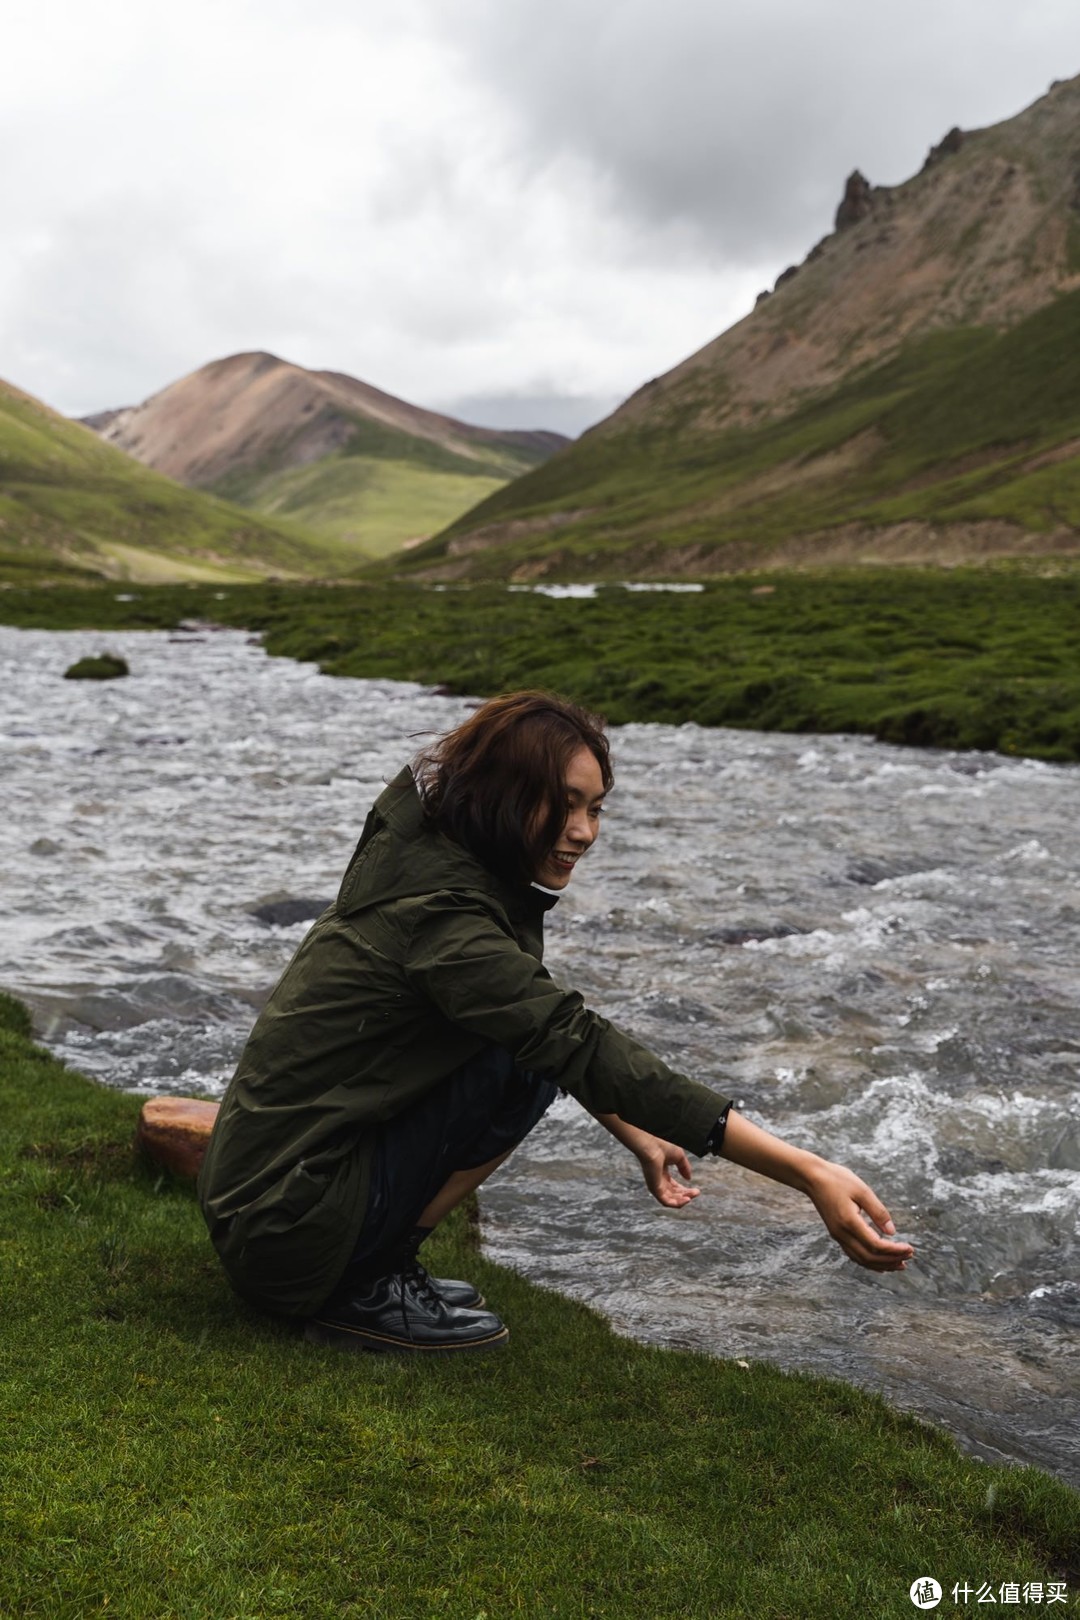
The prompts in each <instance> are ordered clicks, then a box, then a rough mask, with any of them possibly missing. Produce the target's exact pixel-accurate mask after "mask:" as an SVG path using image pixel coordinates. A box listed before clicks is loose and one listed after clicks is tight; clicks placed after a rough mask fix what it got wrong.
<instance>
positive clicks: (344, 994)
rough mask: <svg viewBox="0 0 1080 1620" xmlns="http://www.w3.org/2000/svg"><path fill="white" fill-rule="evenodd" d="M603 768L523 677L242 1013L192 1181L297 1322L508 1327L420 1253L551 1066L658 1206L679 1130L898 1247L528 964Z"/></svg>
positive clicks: (214, 1225)
mask: <svg viewBox="0 0 1080 1620" xmlns="http://www.w3.org/2000/svg"><path fill="white" fill-rule="evenodd" d="M611 783H612V772H611V764H610V759H609V755H608V746H607V739H606V738H605V736H604V733H603V729H602V724H601V722H600V721H598V720H597V719H596V718H595V717H594V716H592V715H589V714H587V713H586V712H585V711H584V710H582V709H580V708H579V707H577V706H576V705H575V704H572V703H570V702H568V701H567V700H565V699H563V698H559V697H556V696H554V695H552V694H549V693H543V692H517V693H512V694H510V695H509V696H505V697H499V698H494V699H492V700H491V701H490V702H488V703H485V704H483V705H482V706H481V707H480V708H479V709H477V711H476V712H475V713H474V714H473V715H471V716H470V718H469V719H468V720H466V721H465V722H464V723H463V724H462V725H461V726H459V727H458V728H457V729H456V730H454V731H452V732H450V733H449V734H448V735H447V736H446V737H443V738H442V739H441V740H440V741H439V742H437V743H436V744H435V746H434V747H433V748H432V749H430V750H429V751H428V752H427V753H426V754H423V755H421V756H420V758H419V759H417V760H416V762H415V764H414V766H413V767H411V768H410V767H406V768H405V769H404V770H402V771H401V773H400V774H399V775H398V776H397V777H396V778H395V779H394V781H393V782H391V784H390V785H389V787H388V788H387V789H386V791H385V792H384V793H383V794H381V795H380V797H379V799H378V800H377V801H376V803H375V805H374V806H373V807H372V810H371V811H370V813H369V815H368V818H367V821H366V823H365V826H364V830H363V833H362V835H361V838H360V842H359V844H358V846H357V849H356V851H355V853H354V855H353V858H352V860H351V862H350V864H349V866H348V869H347V871H346V873H345V877H344V879H343V881H342V884H341V889H340V891H339V893H338V896H337V899H336V901H335V902H334V904H333V905H332V906H331V907H330V908H329V909H328V910H327V911H326V912H325V913H324V914H323V916H322V917H320V918H319V920H318V922H317V923H316V924H315V926H314V927H313V928H312V930H311V932H310V933H309V934H308V935H307V937H306V939H305V940H304V941H303V943H302V944H301V946H300V949H299V950H298V951H297V953H296V955H295V957H294V958H293V960H292V962H291V963H290V964H289V966H288V967H287V968H286V970H285V973H284V975H283V976H282V978H281V980H280V982H279V983H278V985H277V987H276V988H275V990H274V991H273V993H272V995H271V997H270V999H269V1001H268V1002H267V1005H266V1006H265V1008H264V1009H263V1011H262V1013H261V1014H260V1016H259V1019H258V1022H257V1023H256V1025H255V1028H254V1030H253V1031H252V1033H251V1036H250V1038H249V1040H248V1043H247V1046H246V1047H245V1049H244V1053H243V1055H242V1057H241V1060H240V1064H239V1067H238V1069H237V1072H236V1074H235V1076H234V1077H233V1080H232V1082H231V1084H230V1086H229V1089H228V1091H227V1093H226V1096H225V1099H224V1102H223V1103H222V1106H221V1110H220V1112H219V1114H218V1118H217V1122H216V1125H215V1128H214V1133H213V1137H212V1139H211V1142H210V1147H209V1150H208V1152H207V1156H206V1159H205V1162H204V1165H203V1169H202V1172H201V1175H200V1179H199V1192H200V1199H201V1203H202V1207H203V1212H204V1214H205V1216H206V1220H207V1224H208V1226H209V1229H210V1235H211V1238H212V1240H213V1242H214V1245H215V1247H216V1248H217V1251H218V1253H219V1255H220V1257H221V1260H222V1262H223V1264H224V1266H225V1269H226V1271H227V1272H228V1274H229V1276H230V1278H231V1280H232V1282H233V1284H234V1286H235V1287H236V1289H237V1291H238V1292H239V1293H241V1294H242V1295H244V1296H245V1297H246V1298H247V1299H249V1300H251V1301H252V1302H253V1303H254V1304H256V1305H259V1306H261V1307H262V1308H264V1309H268V1310H272V1311H279V1312H283V1313H285V1314H287V1315H292V1316H299V1317H303V1318H306V1319H307V1329H306V1331H307V1335H308V1337H309V1338H312V1339H314V1340H316V1341H318V1342H323V1343H331V1344H338V1345H343V1346H347V1347H350V1348H356V1349H366V1350H388V1351H401V1352H416V1351H421V1352H422V1351H428V1352H447V1351H453V1350H480V1349H488V1348H493V1347H495V1346H497V1345H500V1344H503V1343H505V1341H506V1339H507V1336H508V1334H507V1329H506V1327H505V1325H504V1324H503V1322H502V1321H501V1320H500V1319H499V1317H498V1316H496V1315H495V1314H494V1313H493V1312H492V1311H489V1310H486V1309H485V1308H484V1301H483V1300H482V1299H481V1298H480V1296H479V1294H478V1293H477V1292H476V1290H475V1289H474V1288H473V1287H472V1286H471V1285H470V1284H469V1283H467V1282H461V1281H449V1280H446V1279H436V1278H432V1277H429V1276H428V1274H427V1272H426V1271H425V1270H424V1268H423V1267H422V1266H421V1265H420V1264H419V1263H418V1260H417V1254H418V1250H419V1247H420V1244H421V1243H422V1242H423V1240H424V1239H425V1238H426V1237H427V1235H428V1234H429V1233H430V1232H431V1231H432V1230H433V1228H434V1227H435V1226H437V1225H438V1223H439V1222H440V1221H441V1220H442V1219H443V1218H444V1216H446V1215H447V1214H448V1213H449V1212H450V1210H451V1209H453V1208H454V1207H455V1206H456V1205H457V1204H459V1203H460V1202H461V1201H462V1199H463V1198H465V1197H466V1196H467V1195H468V1194H469V1193H471V1192H473V1191H474V1190H475V1189H476V1188H477V1187H479V1186H480V1184H481V1183H482V1182H483V1181H484V1180H486V1179H487V1177H488V1176H490V1175H491V1174H492V1172H493V1171H494V1170H496V1169H497V1168H498V1166H499V1165H500V1164H502V1163H503V1161H504V1160H505V1159H506V1158H507V1157H508V1155H509V1154H510V1153H511V1152H512V1151H513V1149H514V1148H515V1147H516V1146H517V1144H518V1143H519V1142H520V1141H521V1140H522V1139H523V1138H524V1137H525V1136H526V1135H527V1134H528V1132H529V1131H530V1130H531V1129H532V1128H533V1126H534V1125H535V1124H536V1123H537V1122H538V1120H539V1119H540V1118H541V1117H542V1115H543V1114H544V1112H545V1110H546V1109H547V1108H548V1106H549V1105H550V1103H551V1102H552V1101H553V1100H554V1098H555V1096H556V1094H557V1092H558V1090H559V1088H560V1087H561V1088H562V1089H564V1090H565V1091H567V1092H569V1094H570V1095H571V1096H573V1097H574V1098H576V1100H577V1101H578V1102H580V1103H581V1104H582V1106H583V1107H584V1108H586V1109H587V1110H588V1111H589V1112H590V1113H591V1114H593V1115H594V1116H595V1117H596V1118H597V1119H598V1120H599V1121H600V1122H601V1123H602V1124H603V1125H604V1126H605V1127H606V1128H607V1129H608V1130H610V1131H611V1132H612V1134H613V1135H614V1136H615V1137H616V1138H617V1139H618V1140H619V1141H620V1142H622V1143H623V1144H624V1145H625V1146H626V1147H627V1148H628V1149H629V1150H630V1151H631V1152H632V1153H633V1154H634V1155H635V1156H636V1157H637V1159H638V1160H639V1162H640V1164H641V1167H642V1170H643V1173H644V1177H645V1182H646V1186H647V1187H648V1189H649V1191H650V1192H651V1193H652V1194H653V1196H654V1197H655V1198H656V1199H657V1200H658V1201H659V1202H660V1203H661V1204H664V1205H666V1206H668V1207H672V1208H678V1207H680V1206H681V1205H683V1204H685V1203H687V1202H688V1201H689V1200H690V1199H691V1198H694V1197H696V1196H697V1189H696V1188H694V1187H692V1186H690V1185H689V1181H690V1163H689V1159H688V1158H687V1153H688V1152H692V1153H697V1154H704V1153H717V1154H718V1153H723V1155H724V1157H726V1158H729V1159H734V1160H735V1161H736V1162H737V1163H740V1164H742V1165H745V1166H747V1167H748V1168H750V1169H753V1170H757V1171H759V1172H761V1173H762V1174H764V1175H767V1176H770V1177H772V1178H773V1179H774V1180H778V1181H783V1182H786V1183H787V1184H789V1185H791V1186H794V1187H797V1188H799V1189H800V1190H801V1191H803V1192H805V1193H806V1194H807V1195H808V1196H809V1197H810V1198H811V1199H812V1201H813V1202H814V1204H815V1205H816V1207H817V1209H818V1211H819V1213H820V1214H821V1216H822V1219H823V1220H824V1221H825V1224H826V1226H827V1227H828V1229H829V1231H830V1232H831V1233H832V1235H833V1237H835V1238H836V1240H837V1241H838V1242H839V1243H840V1245H841V1247H842V1248H843V1249H844V1250H845V1252H846V1253H847V1254H848V1255H849V1256H850V1257H851V1258H852V1259H854V1260H857V1261H858V1262H859V1263H860V1264H862V1265H864V1266H867V1267H869V1268H871V1269H873V1270H879V1271H892V1270H899V1269H903V1266H904V1263H905V1260H906V1259H907V1258H908V1257H909V1256H910V1254H911V1252H912V1251H911V1248H910V1246H909V1245H908V1244H901V1243H897V1242H890V1241H888V1239H887V1238H885V1237H883V1236H882V1235H881V1233H882V1232H888V1231H890V1230H892V1223H891V1221H890V1219H889V1214H888V1211H887V1210H886V1209H885V1207H884V1205H883V1204H881V1202H880V1201H879V1200H878V1199H877V1198H876V1197H875V1195H874V1194H873V1193H872V1192H871V1190H870V1189H869V1187H867V1186H866V1185H865V1183H863V1182H861V1181H860V1180H859V1179H858V1178H857V1177H856V1176H854V1175H853V1174H852V1173H851V1172H850V1171H847V1170H844V1169H843V1168H841V1167H840V1166H839V1165H835V1164H831V1163H829V1162H828V1161H826V1160H823V1159H821V1158H819V1157H817V1155H815V1154H811V1153H805V1152H802V1151H800V1150H797V1149H794V1148H791V1147H789V1146H788V1145H787V1144H786V1143H784V1142H782V1141H780V1140H779V1139H778V1138H777V1137H774V1136H771V1135H770V1134H769V1133H768V1132H767V1131H763V1130H761V1129H759V1128H758V1127H757V1126H755V1125H752V1124H751V1123H750V1122H749V1121H748V1120H745V1119H743V1118H741V1117H740V1116H739V1115H737V1114H730V1115H729V1110H730V1106H731V1105H730V1103H729V1102H728V1100H727V1099H726V1098H724V1097H721V1096H719V1095H717V1093H715V1092H714V1091H712V1090H711V1089H710V1088H709V1087H708V1086H705V1085H702V1084H701V1083H700V1082H698V1081H695V1080H691V1079H689V1078H687V1077H686V1076H685V1075H681V1074H678V1073H676V1072H675V1071H673V1070H672V1069H670V1068H668V1066H667V1065H666V1064H665V1063H663V1062H662V1061H661V1060H660V1059H659V1058H658V1057H656V1056H655V1055H654V1054H653V1053H652V1052H650V1051H649V1050H648V1049H647V1048H646V1047H644V1046H642V1045H641V1044H640V1043H639V1042H637V1041H635V1040H634V1039H633V1038H632V1037H631V1036H629V1035H627V1034H625V1033H623V1032H622V1031H620V1030H617V1029H616V1028H615V1027H614V1026H613V1025H611V1024H610V1023H609V1022H608V1021H607V1020H606V1019H604V1018H602V1017H601V1016H600V1015H599V1014H597V1013H595V1012H592V1011H590V1010H589V1009H588V1008H587V1007H585V1006H584V1004H583V1002H582V1000H581V997H580V996H579V995H578V994H576V993H575V992H574V991H569V990H564V989H562V988H560V987H559V986H558V985H557V984H556V983H555V982H554V981H553V980H552V978H551V977H550V975H549V974H548V973H547V972H546V970H545V969H544V967H543V965H542V960H541V959H542V955H543V918H544V913H545V912H546V911H548V910H550V909H551V907H552V906H553V905H554V904H555V903H556V901H557V899H558V893H559V891H560V890H562V889H564V888H565V887H566V885H567V884H568V883H569V882H570V880H571V877H572V876H573V872H574V868H575V865H576V863H577V861H578V860H579V859H580V858H581V856H582V855H584V854H585V853H587V851H588V850H589V848H590V847H591V846H592V844H593V842H594V840H595V838H596V835H597V832H598V830H599V820H600V814H601V810H602V801H603V798H604V795H605V793H606V792H607V790H608V789H609V788H610V786H611ZM674 1172H678V1175H679V1176H680V1177H682V1181H679V1180H676V1177H675V1174H674ZM867 1217H869V1221H872V1222H873V1223H874V1225H871V1224H869V1222H868V1219H867ZM875 1226H876V1228H877V1230H875Z"/></svg>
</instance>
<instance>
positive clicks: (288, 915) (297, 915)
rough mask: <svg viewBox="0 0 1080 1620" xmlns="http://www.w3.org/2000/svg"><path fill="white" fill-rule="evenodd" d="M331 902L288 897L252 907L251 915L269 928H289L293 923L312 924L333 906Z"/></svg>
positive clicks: (301, 896)
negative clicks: (267, 924)
mask: <svg viewBox="0 0 1080 1620" xmlns="http://www.w3.org/2000/svg"><path fill="white" fill-rule="evenodd" d="M333 903H334V902H333V901H332V900H309V899H307V898H306V897H305V896H304V895H288V896H286V897H285V899H283V900H266V901H264V902H263V904H262V905H261V906H252V908H251V915H252V916H253V917H258V919H259V921H260V922H264V923H269V925H270V926H271V928H291V927H292V925H293V924H294V923H298V922H314V921H315V918H316V917H321V916H322V914H323V912H324V911H325V910H326V909H327V908H328V907H329V906H332V905H333Z"/></svg>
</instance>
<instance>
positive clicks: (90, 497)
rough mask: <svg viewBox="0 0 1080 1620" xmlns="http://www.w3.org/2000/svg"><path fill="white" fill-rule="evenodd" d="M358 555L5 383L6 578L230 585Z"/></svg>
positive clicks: (323, 567) (2, 491) (337, 565)
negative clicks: (186, 476) (212, 492)
mask: <svg viewBox="0 0 1080 1620" xmlns="http://www.w3.org/2000/svg"><path fill="white" fill-rule="evenodd" d="M355 564H356V556H355V550H352V549H347V548H344V547H341V546H338V545H335V544H333V543H325V542H322V541H320V540H318V539H316V538H315V537H313V536H311V535H308V534H306V533H305V532H304V531H303V530H302V529H300V528H299V526H296V527H292V526H290V525H289V524H286V523H276V522H267V521H264V520H261V519H259V518H253V517H251V516H250V515H249V514H248V513H246V512H241V511H239V510H238V509H237V508H236V507H234V506H230V505H228V504H227V503H226V502H224V501H222V500H218V499H215V498H214V497H213V496H209V495H202V494H197V493H195V492H193V491H191V490H186V489H183V488H182V487H181V486H180V485H179V484H174V483H173V482H172V480H171V479H169V478H164V477H162V476H161V474H159V473H155V472H151V471H150V470H149V469H148V468H145V467H141V466H139V464H138V463H137V462H134V461H132V460H131V459H130V457H128V456H126V455H123V454H122V453H121V452H120V451H118V450H114V449H113V448H112V447H111V446H110V445H107V444H103V443H102V442H101V441H100V440H99V439H98V438H96V437H95V436H94V434H93V433H91V432H90V431H89V429H87V428H84V427H81V426H79V425H78V424H77V423H73V422H68V421H66V420H65V419H64V418H63V417H61V416H59V415H57V414H56V413H55V412H53V411H50V410H49V409H48V408H47V407H46V406H44V405H42V404H40V403H39V402H38V401H37V400H34V399H32V398H30V396H28V395H26V394H23V393H21V392H20V391H19V390H17V389H14V388H10V387H8V386H7V385H5V384H2V383H0V579H8V580H12V581H18V580H40V579H43V578H48V579H65V578H89V577H93V576H95V575H97V576H101V575H105V576H108V577H110V578H113V579H134V580H167V579H194V580H206V581H222V582H228V581H240V580H246V579H259V578H264V577H266V576H267V575H268V574H278V575H296V576H307V577H311V576H312V575H327V574H336V573H340V572H343V571H344V570H345V569H346V568H349V567H355Z"/></svg>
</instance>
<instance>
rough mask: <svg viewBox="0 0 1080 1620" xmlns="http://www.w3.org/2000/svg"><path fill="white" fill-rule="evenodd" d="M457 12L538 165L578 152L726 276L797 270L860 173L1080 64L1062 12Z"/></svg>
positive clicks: (668, 8) (566, 4)
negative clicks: (780, 262) (786, 267)
mask: <svg viewBox="0 0 1080 1620" xmlns="http://www.w3.org/2000/svg"><path fill="white" fill-rule="evenodd" d="M463 12H464V17H463ZM1033 14H1036V15H1033ZM431 15H432V19H433V23H434V25H435V26H438V19H437V17H436V8H435V7H434V6H433V7H432V11H431ZM453 16H454V29H455V36H456V41H457V48H458V50H459V51H460V52H461V55H462V58H463V61H464V62H465V64H466V65H467V66H468V68H469V69H470V70H471V71H473V72H475V73H477V74H478V75H480V76H481V77H482V78H484V80H485V81H487V82H490V83H493V84H497V85H500V86H502V88H503V92H504V95H505V96H506V99H507V102H508V104H509V105H511V106H512V107H513V109H514V110H515V112H516V114H517V117H518V121H519V132H520V135H521V139H522V143H523V149H524V150H525V151H526V152H527V153H530V154H531V155H532V156H533V158H534V160H535V161H536V162H537V163H542V162H544V161H545V160H546V158H547V157H548V156H549V155H550V153H551V152H552V150H553V149H559V148H562V149H563V150H567V151H571V152H573V153H575V154H576V155H577V156H578V157H579V158H580V159H581V160H582V161H583V162H586V163H588V164H590V165H592V166H593V167H594V168H595V169H596V171H597V172H598V173H599V174H600V175H601V176H602V177H603V178H604V180H605V182H606V184H607V186H608V188H609V195H610V200H611V206H612V207H613V208H614V209H615V210H616V211H617V212H619V213H621V214H623V215H624V216H627V217H628V218H631V219H636V220H637V221H638V222H639V223H640V224H641V225H642V226H644V227H646V228H651V229H654V230H659V231H662V232H667V231H669V230H670V229H671V228H672V227H673V226H678V227H679V228H680V229H681V231H682V233H683V235H684V236H685V234H686V231H687V229H688V228H689V230H690V232H691V234H693V235H696V237H697V240H698V251H699V253H700V254H701V255H703V256H708V257H711V258H712V259H713V260H714V261H717V262H719V263H726V264H730V265H745V264H752V263H755V262H759V261H761V260H762V259H763V258H764V259H770V258H776V257H777V256H785V255H786V256H801V255H802V253H803V252H805V251H806V249H807V248H809V246H810V245H811V244H812V242H813V241H814V240H815V239H816V238H817V237H818V236H820V235H822V234H824V232H825V231H827V230H829V229H831V226H832V217H833V214H834V212H835V209H836V205H837V203H838V202H839V200H840V196H841V193H842V190H843V183H844V180H845V178H846V176H847V174H848V173H850V171H851V170H852V169H853V168H855V167H856V166H858V167H860V168H862V169H863V170H864V172H866V173H867V174H868V175H869V176H870V178H871V179H873V180H874V181H876V182H896V181H898V180H901V179H906V178H907V177H908V175H910V174H911V173H913V172H914V171H915V169H917V168H918V167H919V165H920V163H921V162H922V159H923V157H924V156H925V153H926V150H927V149H928V147H929V146H930V145H931V144H932V143H933V142H934V141H936V140H938V139H939V138H940V136H941V135H942V134H944V132H945V130H946V129H947V128H949V127H951V125H953V124H955V123H960V124H963V125H965V126H966V127H971V126H972V125H978V124H981V123H986V122H996V121H998V120H999V119H1001V118H1003V117H1006V116H1008V115H1009V114H1010V113H1011V112H1016V111H1019V110H1020V108H1021V106H1022V105H1024V104H1026V103H1027V102H1029V101H1031V100H1033V99H1034V98H1035V97H1036V96H1037V95H1039V94H1041V93H1042V91H1043V90H1045V89H1046V88H1047V85H1048V83H1049V81H1050V79H1051V78H1054V77H1064V76H1067V75H1068V74H1070V73H1071V72H1072V71H1074V70H1075V69H1076V68H1078V67H1080V17H1078V16H1077V14H1076V12H1075V8H1073V9H1070V8H1067V7H1065V6H1063V5H1058V4H1052V3H1047V4H1043V5H1041V6H1031V7H1026V8H1025V7H1017V6H1015V5H1014V4H1013V3H1012V0H938V3H935V4H930V3H929V0H914V3H912V4H906V5H904V6H902V7H901V6H900V5H898V4H896V3H893V4H884V5H877V6H874V7H871V8H868V7H866V6H865V5H864V4H862V3H861V0H860V3H855V0H818V3H817V4H815V5H814V6H812V7H807V6H805V5H803V4H801V3H799V0H771V3H770V0H766V3H764V4H758V5H757V6H755V7H753V8H746V9H745V10H740V11H736V10H735V9H734V8H733V7H731V6H717V5H716V4H715V0H677V3H674V4H668V5H664V6H658V5H656V4H654V3H650V0H624V3H623V4H621V5H619V6H614V5H612V6H604V7H598V8H592V7H587V6H586V7H582V6H581V5H580V3H579V0H548V4H547V5H545V7H544V10H543V18H542V21H540V20H539V19H538V14H537V11H536V8H535V7H533V6H529V7H526V6H524V5H522V4H515V3H513V0H460V4H459V6H457V7H455V8H454V12H453Z"/></svg>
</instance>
